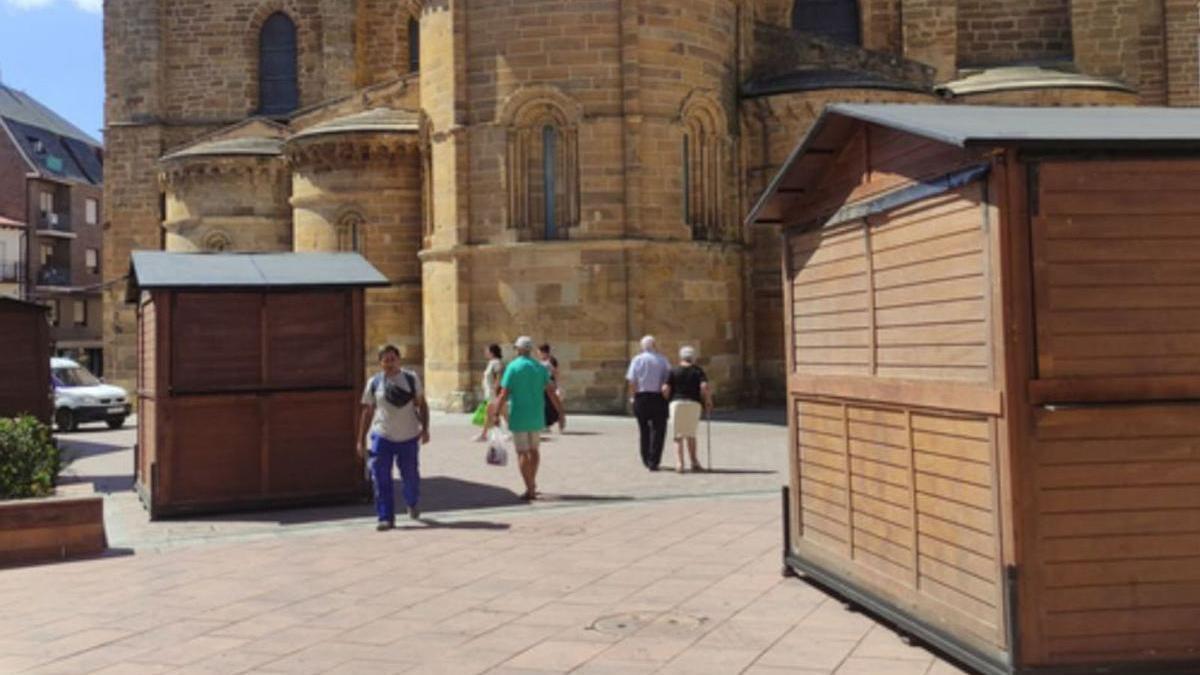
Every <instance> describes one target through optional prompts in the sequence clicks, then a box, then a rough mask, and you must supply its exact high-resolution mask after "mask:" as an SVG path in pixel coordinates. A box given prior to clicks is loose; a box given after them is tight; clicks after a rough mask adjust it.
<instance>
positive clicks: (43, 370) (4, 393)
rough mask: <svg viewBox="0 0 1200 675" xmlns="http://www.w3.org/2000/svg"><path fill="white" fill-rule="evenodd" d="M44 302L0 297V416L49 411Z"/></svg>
mask: <svg viewBox="0 0 1200 675" xmlns="http://www.w3.org/2000/svg"><path fill="white" fill-rule="evenodd" d="M47 311H49V308H47V307H46V306H45V305H39V304H35V303H32V302H24V301H21V300H15V299H13V298H8V297H3V296H0V417H16V416H17V415H21V414H30V415H33V416H34V417H36V418H38V419H39V420H41V421H42V422H45V423H46V424H49V423H50V418H51V416H52V412H53V403H54V394H53V392H52V391H51V387H50V324H49V323H47V322H46V312H47Z"/></svg>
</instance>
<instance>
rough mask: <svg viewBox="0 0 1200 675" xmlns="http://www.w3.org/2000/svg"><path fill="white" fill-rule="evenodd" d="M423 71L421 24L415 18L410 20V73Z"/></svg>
mask: <svg viewBox="0 0 1200 675" xmlns="http://www.w3.org/2000/svg"><path fill="white" fill-rule="evenodd" d="M420 69H421V22H420V21H417V19H416V18H415V17H409V19H408V72H410V73H415V72H417V71H418V70H420Z"/></svg>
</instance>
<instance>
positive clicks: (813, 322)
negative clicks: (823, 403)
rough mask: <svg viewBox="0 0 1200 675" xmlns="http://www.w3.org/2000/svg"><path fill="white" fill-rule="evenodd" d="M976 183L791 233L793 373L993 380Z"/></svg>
mask: <svg viewBox="0 0 1200 675" xmlns="http://www.w3.org/2000/svg"><path fill="white" fill-rule="evenodd" d="M980 186H981V183H974V184H972V185H969V186H966V187H964V188H963V189H961V190H958V191H955V192H952V193H948V194H946V195H943V196H941V197H938V198H936V199H932V200H926V201H923V202H921V203H920V204H916V205H911V206H909V207H905V208H903V209H900V210H898V211H896V212H894V213H891V214H889V215H888V216H887V217H886V218H883V219H880V220H879V221H876V222H873V223H872V225H871V226H869V227H868V226H867V224H866V223H864V222H863V221H854V222H851V223H846V224H843V225H839V226H836V227H831V228H822V229H817V230H811V231H808V232H803V233H799V234H795V235H792V236H790V237H789V239H788V251H789V255H790V256H791V260H790V265H791V269H792V270H794V272H793V274H792V279H791V286H792V289H791V292H792V330H793V335H792V350H793V355H794V364H795V365H794V371H795V372H796V373H799V374H810V375H862V376H879V377H891V378H904V379H933V380H962V381H974V382H987V381H989V380H990V379H991V377H992V370H993V368H992V362H991V351H990V347H989V343H990V340H989V335H990V330H991V328H990V323H989V316H990V314H989V307H990V295H989V291H988V289H989V284H990V282H989V281H988V278H987V273H988V265H987V262H986V245H987V243H986V239H987V238H986V236H985V231H984V228H983V226H982V224H983V219H984V215H983V206H981V187H980Z"/></svg>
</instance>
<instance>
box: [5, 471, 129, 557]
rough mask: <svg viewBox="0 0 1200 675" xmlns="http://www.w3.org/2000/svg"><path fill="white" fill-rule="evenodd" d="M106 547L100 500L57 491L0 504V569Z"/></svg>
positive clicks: (92, 551)
mask: <svg viewBox="0 0 1200 675" xmlns="http://www.w3.org/2000/svg"><path fill="white" fill-rule="evenodd" d="M88 487H90V486H88ZM73 493H74V494H73ZM106 547H107V540H106V538H105V535H104V499H103V497H100V496H97V495H92V494H87V495H86V496H85V495H81V494H78V491H76V490H67V491H65V492H64V490H63V489H62V488H59V490H58V494H56V495H55V496H53V497H48V498H45V499H17V500H12V501H4V502H0V567H4V566H10V565H23V564H29V563H39V562H52V561H57V560H66V559H68V558H78V557H81V556H88V555H97V554H99V553H102V552H103V551H104V550H105V548H106Z"/></svg>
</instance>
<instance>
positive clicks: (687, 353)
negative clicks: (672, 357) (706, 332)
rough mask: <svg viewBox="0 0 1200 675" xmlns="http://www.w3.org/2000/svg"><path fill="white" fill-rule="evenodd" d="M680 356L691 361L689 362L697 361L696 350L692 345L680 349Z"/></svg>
mask: <svg viewBox="0 0 1200 675" xmlns="http://www.w3.org/2000/svg"><path fill="white" fill-rule="evenodd" d="M679 358H680V359H682V360H684V361H689V362H690V361H695V360H696V350H695V349H693V348H692V347H682V348H680V350H679Z"/></svg>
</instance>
